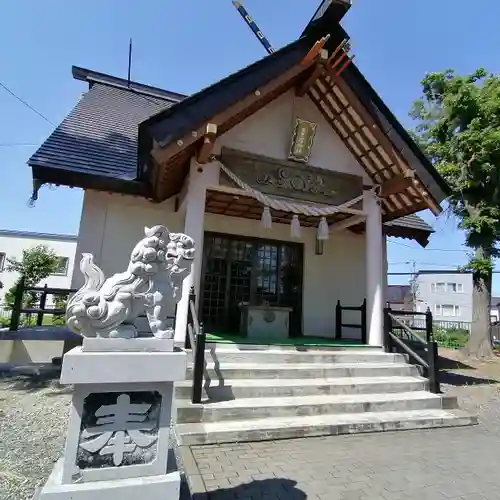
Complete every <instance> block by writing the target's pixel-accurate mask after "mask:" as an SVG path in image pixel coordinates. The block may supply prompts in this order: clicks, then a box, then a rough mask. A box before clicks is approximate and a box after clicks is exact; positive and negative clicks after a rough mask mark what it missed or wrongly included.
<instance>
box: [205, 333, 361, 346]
mask: <svg viewBox="0 0 500 500" xmlns="http://www.w3.org/2000/svg"><path fill="white" fill-rule="evenodd" d="M206 341H207V342H214V343H216V344H255V345H296V346H330V347H342V346H356V347H363V346H364V344H362V343H361V341H359V340H351V339H343V340H335V339H326V338H321V337H298V338H289V339H273V338H271V337H270V338H268V339H266V338H260V339H250V338H247V337H243V336H241V335H237V334H235V335H233V334H229V333H224V334H222V333H207V339H206Z"/></svg>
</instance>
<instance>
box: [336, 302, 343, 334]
mask: <svg viewBox="0 0 500 500" xmlns="http://www.w3.org/2000/svg"><path fill="white" fill-rule="evenodd" d="M341 338H342V306H341V305H340V300H337V305H336V306H335V340H340V339H341Z"/></svg>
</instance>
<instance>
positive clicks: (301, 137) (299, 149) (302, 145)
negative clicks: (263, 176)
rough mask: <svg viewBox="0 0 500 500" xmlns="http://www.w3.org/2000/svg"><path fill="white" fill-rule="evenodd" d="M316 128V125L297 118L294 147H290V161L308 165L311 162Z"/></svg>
mask: <svg viewBox="0 0 500 500" xmlns="http://www.w3.org/2000/svg"><path fill="white" fill-rule="evenodd" d="M316 127H317V124H316V123H313V122H309V121H307V120H302V119H300V118H295V124H294V127H293V134H292V145H291V146H290V153H289V154H288V159H290V160H294V161H300V162H302V163H307V162H308V161H309V157H310V156H311V151H312V147H313V143H314V136H315V135H316Z"/></svg>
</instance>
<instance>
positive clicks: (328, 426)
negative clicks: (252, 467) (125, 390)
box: [177, 409, 477, 445]
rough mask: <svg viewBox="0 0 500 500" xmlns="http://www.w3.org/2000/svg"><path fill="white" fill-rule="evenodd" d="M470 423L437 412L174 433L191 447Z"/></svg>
mask: <svg viewBox="0 0 500 500" xmlns="http://www.w3.org/2000/svg"><path fill="white" fill-rule="evenodd" d="M474 423H477V418H475V417H471V416H470V415H468V414H467V413H465V412H462V411H459V410H439V409H438V410H413V411H387V412H377V413H354V414H342V415H314V416H307V417H273V418H264V419H248V420H235V421H224V422H220V423H218V422H206V423H205V422H204V423H196V424H178V425H177V433H178V435H179V436H180V443H181V444H184V445H186V444H189V445H194V444H208V443H211V444H212V443H232V442H244V441H264V440H275V439H287V438H296V437H311V436H324V435H336V434H357V433H362V432H380V431H395V430H410V429H427V428H434V427H455V426H467V425H471V424H474Z"/></svg>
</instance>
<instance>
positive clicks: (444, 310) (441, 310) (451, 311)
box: [434, 304, 460, 318]
mask: <svg viewBox="0 0 500 500" xmlns="http://www.w3.org/2000/svg"><path fill="white" fill-rule="evenodd" d="M434 314H435V315H436V316H443V317H447V318H451V317H454V316H460V306H455V305H453V304H442V305H441V304H436V305H435V306H434Z"/></svg>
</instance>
